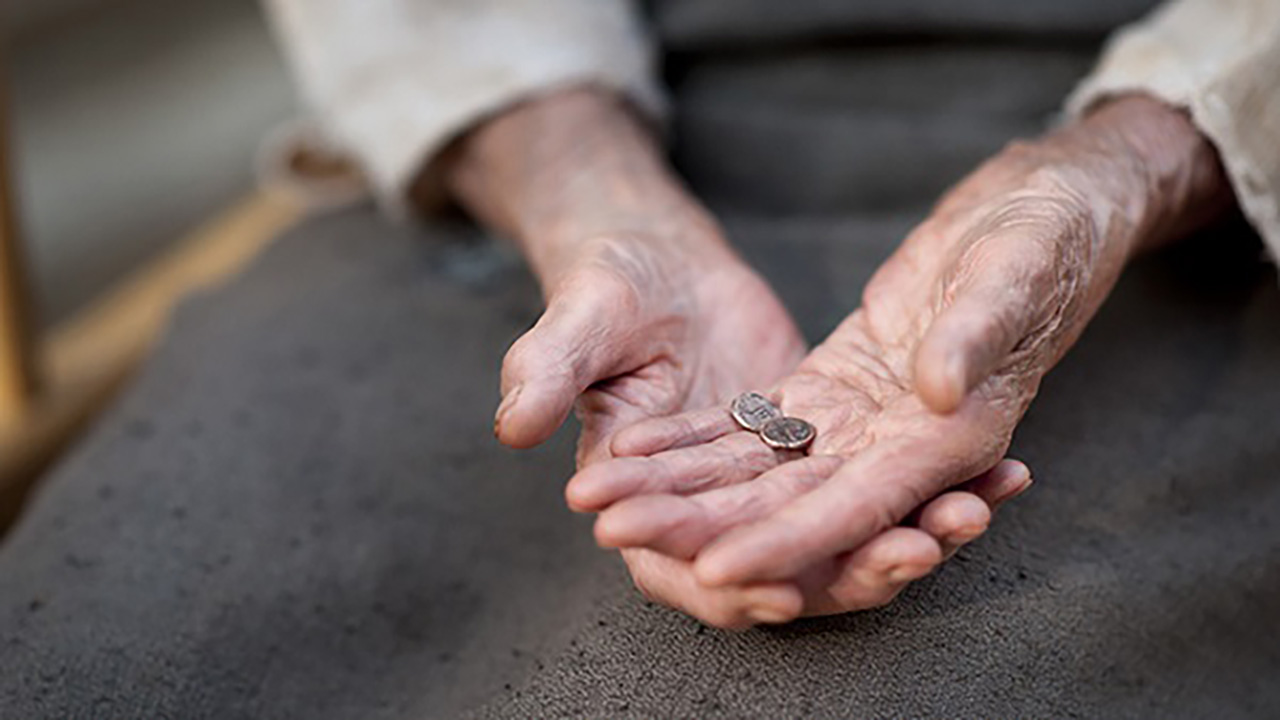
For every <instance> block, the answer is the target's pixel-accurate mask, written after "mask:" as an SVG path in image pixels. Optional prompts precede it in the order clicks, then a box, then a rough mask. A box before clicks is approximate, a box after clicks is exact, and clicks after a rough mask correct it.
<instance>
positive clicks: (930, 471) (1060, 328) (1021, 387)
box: [567, 98, 1220, 621]
mask: <svg viewBox="0 0 1280 720" xmlns="http://www.w3.org/2000/svg"><path fill="white" fill-rule="evenodd" d="M1205 148H1206V145H1205V143H1204V142H1203V140H1202V139H1201V138H1200V137H1199V136H1198V134H1196V133H1195V131H1194V129H1193V128H1191V127H1190V125H1189V123H1187V122H1186V120H1185V118H1182V117H1181V116H1180V115H1178V114H1177V113H1175V112H1173V111H1171V110H1168V109H1167V108H1164V107H1163V106H1159V105H1158V104H1157V103H1154V102H1152V101H1148V100H1145V99H1141V98H1138V99H1134V100H1126V101H1120V102H1117V103H1114V104H1113V105H1112V106H1111V107H1109V108H1104V109H1103V110H1102V111H1099V112H1098V113H1095V114H1094V115H1093V116H1091V117H1090V118H1089V119H1088V120H1086V121H1084V122H1082V123H1080V124H1078V125H1076V126H1073V127H1070V128H1068V129H1066V130H1063V131H1060V132H1058V133H1055V134H1053V135H1050V136H1049V137H1047V138H1045V139H1044V140H1041V141H1038V142H1034V143H1021V144H1015V145H1012V146H1010V147H1009V148H1008V149H1006V150H1005V151H1004V152H1002V153H1000V154H999V155H997V156H996V157H995V158H993V159H992V160H991V161H989V162H988V163H986V164H985V165H983V166H982V167H981V168H979V169H978V171H976V172H975V173H974V174H973V175H971V176H970V177H969V178H967V179H966V180H965V181H963V182H962V183H960V184H959V185H958V186H957V187H956V188H955V189H954V190H952V191H951V192H950V193H949V194H948V195H947V196H946V197H945V198H944V199H943V201H942V202H941V203H940V204H939V205H938V206H937V208H936V209H935V210H934V212H933V213H932V215H931V216H930V217H929V218H928V219H927V220H926V221H925V222H924V223H923V224H921V225H920V226H919V227H918V228H917V229H916V230H915V231H914V232H913V233H911V235H910V236H909V237H908V238H907V239H906V240H905V241H904V243H903V245H902V246H901V248H900V249H899V250H898V251H897V252H896V253H895V254H894V255H893V256H892V257H891V258H890V260H889V261H887V262H886V264H885V265H884V267H882V268H881V269H880V271H879V272H878V273H877V274H876V276H875V277H874V278H873V279H872V281H871V282H870V284H869V285H868V287H867V289H866V291H865V293H864V299H863V306H862V308H860V309H859V310H858V311H856V312H855V313H853V314H852V315H851V316H850V317H849V318H848V319H846V321H845V322H844V323H842V324H841V325H840V327H839V328H837V329H836V330H835V331H834V332H833V333H832V335H831V336H830V337H829V338H828V339H827V340H826V341H825V342H824V343H823V344H822V345H821V346H819V347H818V348H816V349H815V350H814V351H813V353H811V354H810V355H809V357H807V358H806V359H805V361H804V362H803V363H802V364H801V366H800V367H799V368H798V369H797V371H796V372H795V373H793V374H791V375H789V376H788V377H787V378H785V379H783V380H782V381H781V382H780V383H778V384H776V385H775V386H773V388H772V390H771V393H770V394H771V395H772V396H773V398H774V400H775V401H776V402H777V403H778V404H779V405H780V406H781V408H782V410H783V412H784V413H786V414H788V415H792V416H797V417H801V418H804V419H807V420H809V421H810V422H811V423H812V424H813V425H814V426H815V427H816V428H817V433H818V434H817V439H816V440H815V442H814V444H813V446H812V448H811V449H810V456H809V457H804V458H787V457H779V456H778V455H777V453H776V452H774V451H771V450H768V449H767V448H764V449H762V447H763V446H762V443H761V442H760V441H759V440H758V438H756V437H755V436H754V435H753V434H751V433H748V432H745V431H738V430H736V428H734V427H733V426H732V424H731V422H730V421H729V419H728V416H727V414H726V413H725V411H724V410H723V409H722V408H712V409H709V410H704V411H698V412H694V413H690V414H687V415H684V416H679V417H674V418H665V419H655V420H651V421H648V422H644V423H640V424H637V425H635V426H633V427H631V428H628V429H627V430H626V431H625V432H622V433H620V434H619V435H618V436H617V437H616V438H615V439H614V440H613V442H612V449H613V452H614V454H615V455H616V456H619V457H618V458H617V459H615V460H612V461H610V462H607V463H603V464H599V465H596V466H593V467H588V468H586V469H584V470H583V471H582V472H580V473H579V474H578V475H577V476H576V477H575V478H574V479H573V480H572V481H571V483H570V486H569V488H568V491H567V492H568V495H569V498H570V502H571V503H572V504H573V505H575V506H576V507H577V508H579V509H582V510H595V511H602V514H601V516H600V517H599V519H598V521H597V525H596V533H597V538H598V539H599V541H600V542H601V543H602V544H604V545H607V546H616V547H626V548H645V549H647V550H649V551H650V552H656V553H660V554H661V555H662V556H663V557H664V558H666V560H665V561H666V562H668V563H676V562H684V563H692V564H691V565H690V566H689V568H688V569H689V573H690V574H689V577H690V580H689V582H690V583H693V587H695V588H713V589H717V590H721V591H725V592H737V593H746V592H748V591H750V592H754V593H755V594H756V595H758V596H759V600H758V601H757V603H756V604H757V605H758V606H759V607H761V608H765V607H767V608H768V610H767V611H760V610H757V611H755V616H759V617H761V618H764V617H765V616H768V619H767V620H765V621H780V620H785V619H789V618H790V617H794V616H796V615H800V614H814V613H829V612H839V611H844V610H852V609H860V608H862V607H867V606H868V605H869V604H877V601H880V600H883V598H884V597H885V593H884V592H883V587H884V585H885V582H884V580H885V579H887V578H889V577H891V576H892V577H896V578H900V579H910V578H911V577H918V576H919V575H920V574H923V572H927V571H928V570H929V569H931V568H932V567H933V565H935V564H936V562H937V561H939V560H940V558H941V555H942V554H943V553H942V552H941V551H940V549H939V550H938V551H936V552H935V551H934V549H932V548H929V547H927V543H926V542H923V541H922V540H923V539H922V538H917V540H921V542H919V543H918V545H919V547H917V548H916V549H915V550H914V551H912V552H911V553H906V551H905V550H903V551H901V552H904V553H906V554H907V555H910V558H908V559H904V558H901V557H899V558H895V561H894V562H895V563H896V566H897V572H896V573H890V572H885V573H882V575H884V577H883V578H881V580H880V588H881V590H880V591H878V594H876V595H875V596H874V597H871V598H868V596H866V595H865V593H863V592H862V590H864V589H865V588H866V587H868V586H874V585H875V583H868V582H862V583H858V582H857V581H856V578H855V581H854V582H853V588H854V590H853V591H851V590H850V585H849V578H850V575H849V574H848V573H844V572H840V571H839V570H838V568H842V567H845V566H847V565H848V564H849V561H851V560H853V559H855V558H864V559H865V558H866V557H867V556H869V555H873V554H875V553H876V552H878V550H877V548H879V547H880V546H881V545H882V544H884V543H887V542H888V541H887V540H885V538H886V537H892V535H893V534H894V533H900V532H906V531H908V530H909V529H906V528H897V527H896V526H898V524H899V523H901V522H902V521H903V519H904V518H906V517H907V516H908V514H910V513H911V512H912V511H913V510H914V509H916V508H918V507H920V506H921V504H922V503H924V502H926V501H927V500H929V499H930V498H934V497H935V496H938V495H939V494H940V493H943V492H944V491H945V490H947V489H948V488H951V487H953V486H955V485H956V484H957V483H961V482H964V481H965V480H967V479H969V478H972V477H974V476H978V475H981V474H982V473H983V472H984V471H986V470H988V469H989V468H992V467H993V466H994V465H995V464H996V463H997V461H998V460H999V459H1000V458H1001V457H1002V456H1003V453H1004V452H1005V450H1006V449H1007V447H1008V445H1009V442H1010V439H1011V436H1012V433H1013V431H1014V428H1015V426H1016V425H1017V422H1018V421H1019V419H1020V418H1021V417H1022V415H1023V413H1024V412H1025V410H1026V409H1027V407H1028V405H1029V403H1030V402H1031V400H1032V398H1033V397H1034V395H1035V393H1036V391H1037V389H1038V387H1039V384H1040V381H1041V379H1042V378H1043V377H1044V375H1045V373H1046V372H1047V371H1048V370H1049V369H1050V368H1051V367H1052V366H1053V365H1054V364H1055V363H1056V362H1057V361H1058V359H1059V358H1060V357H1061V356H1062V354H1063V353H1064V352H1066V350H1067V349H1068V348H1069V347H1070V346H1071V344H1072V343H1073V342H1074V341H1075V339H1076V338H1077V337H1078V336H1079V334H1080V332H1081V331H1082V330H1083V329H1084V326H1085V324H1086V323H1087V321H1088V319H1089V318H1090V317H1091V316H1092V315H1093V314H1094V312H1095V311H1096V310H1097V308H1098V306H1099V305H1100V304H1101V302H1102V300H1103V298H1104V297H1105V296H1106V294H1107V293H1108V292H1109V290H1110V289H1111V287H1112V286H1113V284H1114V282H1115V280H1116V277H1117V276H1118V274H1119V272H1120V270H1121V268H1122V267H1123V265H1124V263H1125V261H1126V260H1127V259H1128V257H1129V256H1130V254H1131V253H1132V252H1133V251H1134V250H1135V249H1137V248H1139V247H1141V246H1144V245H1150V244H1153V243H1154V242H1158V241H1159V240H1161V239H1164V238H1165V237H1167V236H1170V235H1171V234H1174V233H1176V232H1177V231H1178V230H1181V229H1183V228H1180V227H1179V225H1183V226H1190V225H1193V224H1194V220H1195V219H1196V218H1203V217H1205V216H1207V215H1208V214H1210V213H1208V212H1207V208H1208V207H1210V206H1212V205H1214V204H1217V203H1219V200H1220V196H1219V185H1218V181H1220V173H1219V172H1216V165H1215V164H1214V160H1213V156H1212V151H1211V150H1209V151H1208V152H1207V154H1206V150H1205ZM1180 152H1181V153H1184V154H1183V155H1179V154H1178V153H1180ZM1163 153H1170V154H1171V155H1169V156H1166V155H1164V154H1163ZM994 474H997V475H999V474H1003V472H997V473H994ZM1016 474H1017V475H1021V473H1016ZM987 477H988V478H989V477H991V474H988V475H987ZM1009 477H1010V478H1012V477H1013V474H1009ZM748 480H749V481H750V482H745V481H748ZM1011 482H1012V480H1011ZM1018 484H1019V483H1014V485H1018ZM1021 485H1022V486H1025V482H1023V483H1021ZM1017 489H1018V488H1016V487H1015V488H1014V492H1015V493H1016V491H1017ZM926 514H927V511H926ZM926 535H927V533H926ZM901 547H903V548H906V547H907V545H906V541H904V543H903V545H902V546H901ZM870 565H875V564H874V563H870ZM883 566H884V563H881V565H880V566H879V567H883ZM856 575H857V573H854V576H856ZM862 575H863V576H864V578H865V576H866V573H865V572H863V573H862ZM797 591H798V592H797ZM679 592H680V590H679V589H677V590H676V594H677V595H678V594H679ZM868 599H870V600H871V602H868ZM674 603H675V604H677V605H679V604H681V601H680V599H679V598H677V599H675V600H674ZM745 614H746V615H747V616H753V615H752V611H751V610H747V611H745Z"/></svg>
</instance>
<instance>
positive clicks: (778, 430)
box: [760, 417, 818, 450]
mask: <svg viewBox="0 0 1280 720" xmlns="http://www.w3.org/2000/svg"><path fill="white" fill-rule="evenodd" d="M817 434H818V431H817V430H814V429H813V426H812V425H810V424H809V423H807V422H805V421H804V420H801V419H800V418H793V417H778V418H774V419H772V420H769V421H767V422H765V424H764V425H762V426H760V439H761V440H764V442H765V444H766V445H768V446H769V447H771V448H777V449H778V450H803V449H804V448H806V447H808V445H809V443H811V442H813V438H814V436H815V435H817Z"/></svg>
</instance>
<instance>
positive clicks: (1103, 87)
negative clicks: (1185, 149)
mask: <svg viewBox="0 0 1280 720" xmlns="http://www.w3.org/2000/svg"><path fill="white" fill-rule="evenodd" d="M1125 92H1144V93H1147V94H1150V95H1152V96H1154V97H1157V98H1159V99H1161V100H1164V101H1165V102H1168V103H1170V104H1172V105H1176V106H1180V107H1183V108H1186V109H1187V111H1188V112H1189V113H1190V115H1191V118H1192V121H1193V122H1195V124H1196V126H1197V127H1198V128H1199V129H1200V131H1201V132H1203V133H1204V134H1205V136H1206V137H1208V138H1209V140H1210V141H1211V142H1213V144H1214V145H1215V146H1216V148H1217V150H1218V153H1219V155H1220V156H1221V158H1222V163H1223V166H1224V167H1225V168H1226V171H1227V175H1228V177H1229V178H1230V180H1231V184H1232V187H1233V189H1234V190H1235V194H1236V198H1237V200H1238V202H1239V203H1240V207H1241V209H1242V210H1243V211H1244V213H1245V215H1246V216H1247V217H1248V219H1249V221H1250V222H1251V223H1252V224H1253V226H1254V227H1255V228H1256V229H1257V230H1258V232H1259V234H1261V235H1262V237H1263V239H1264V240H1266V242H1267V245H1268V246H1269V247H1270V249H1271V251H1272V254H1273V255H1274V256H1275V257H1276V258H1277V259H1280V0H1172V1H1171V2H1168V3H1166V4H1165V5H1163V6H1161V7H1160V8H1159V9H1158V10H1157V11H1156V12H1155V13H1153V14H1152V15H1151V16H1150V17H1148V18H1146V19H1144V20H1143V21H1141V22H1139V23H1136V24H1134V25H1132V26H1130V27H1127V28H1124V29H1123V30H1121V31H1120V32H1119V33H1117V34H1116V35H1115V37H1113V38H1112V39H1111V41H1110V42H1109V43H1108V46H1107V49H1106V52H1105V53H1104V54H1103V57H1102V61H1101V63H1100V64H1099V65H1098V67H1097V68H1096V69H1095V70H1094V72H1093V74H1092V75H1091V76H1090V77H1088V78H1087V79H1085V81H1084V82H1083V83H1082V84H1081V86H1080V87H1079V88H1077V89H1076V91H1075V93H1074V94H1073V95H1072V97H1071V99H1070V100H1069V101H1068V103H1067V107H1068V111H1069V112H1072V113H1077V114H1078V113H1081V112H1083V111H1085V110H1086V109H1088V107H1089V106H1090V105H1092V104H1094V103H1095V102H1097V101H1098V100H1100V99H1102V98H1104V97H1106V96H1111V95H1116V94H1120V93H1125Z"/></svg>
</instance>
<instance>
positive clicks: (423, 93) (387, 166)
mask: <svg viewBox="0 0 1280 720" xmlns="http://www.w3.org/2000/svg"><path fill="white" fill-rule="evenodd" d="M267 6H268V9H269V10H270V13H271V17H272V19H273V21H274V26H275V29H276V31H277V34H278V35H279V36H280V38H281V39H282V41H283V45H284V48H285V52H286V55H287V57H288V59H289V61H290V63H291V65H292V67H293V70H294V72H295V75H296V76H297V79H298V82H299V84H300V86H301V90H302V93H303V96H304V99H305V101H306V102H307V103H308V105H309V106H310V107H311V110H312V111H313V112H314V113H315V115H316V118H317V120H318V121H319V124H320V126H321V128H322V129H323V130H324V132H325V134H326V135H327V136H328V137H329V140H330V141H332V142H333V143H335V144H337V145H338V146H339V147H341V148H342V149H343V150H345V151H346V152H348V153H350V154H351V155H353V156H354V157H355V158H356V160H357V161H358V163H359V164H360V166H361V168H362V169H363V171H364V173H365V174H366V175H367V176H368V178H369V180H370V181H371V182H372V185H373V190H374V192H375V193H376V194H377V195H378V196H379V198H380V199H381V200H382V201H383V202H384V204H386V205H388V206H391V207H397V206H399V205H401V203H402V202H403V201H404V199H405V197H406V193H407V191H408V190H409V189H410V187H409V186H410V184H411V183H412V182H413V181H414V180H415V178H416V176H417V175H418V173H419V172H420V171H422V170H423V169H425V168H427V167H428V163H429V161H430V160H431V159H432V157H433V156H434V155H435V154H436V153H437V152H438V151H439V150H441V149H442V148H443V147H444V145H445V144H447V143H448V142H449V140H450V139H452V138H453V137H455V136H456V135H457V134H459V133H460V132H462V131H464V130H465V129H467V128H468V127H469V126H471V125H473V124H474V123H476V122H477V121H478V120H480V119H481V118H483V117H485V116H487V115H490V114H492V113H494V112H496V111H498V110H500V109H501V108H503V107H504V106H507V105H510V104H512V103H515V102H518V101H520V100H521V99H524V98H527V97H529V96H531V95H534V94H537V93H540V92H545V91H548V90H552V89H556V88H559V87H565V86H569V85H577V84H598V85H601V86H604V87H607V88H611V89H615V90H617V91H619V92H621V93H623V94H624V95H626V96H627V97H628V98H629V99H630V100H631V101H632V102H633V103H635V105H636V106H637V107H639V108H640V109H641V110H642V111H644V112H647V113H649V114H650V115H651V116H653V117H655V119H661V116H662V115H663V113H664V111H665V106H664V98H663V96H662V93H661V91H660V89H659V88H658V85H657V81H656V77H655V74H654V72H653V53H652V49H651V48H650V46H649V44H648V41H647V38H646V35H645V32H644V28H643V27H642V24H641V20H640V18H639V16H638V14H637V10H636V8H635V7H633V5H632V3H631V1H630V0H267Z"/></svg>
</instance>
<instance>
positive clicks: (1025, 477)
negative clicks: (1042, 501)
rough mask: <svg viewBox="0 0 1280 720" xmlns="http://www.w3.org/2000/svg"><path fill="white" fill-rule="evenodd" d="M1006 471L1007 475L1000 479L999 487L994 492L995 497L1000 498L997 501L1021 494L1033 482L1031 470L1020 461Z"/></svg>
mask: <svg viewBox="0 0 1280 720" xmlns="http://www.w3.org/2000/svg"><path fill="white" fill-rule="evenodd" d="M1006 472H1008V475H1007V476H1005V477H1003V478H1001V479H1000V489H999V490H998V491H997V492H996V497H998V498H1000V499H999V500H998V502H1004V501H1006V500H1012V499H1013V498H1015V497H1017V496H1019V495H1021V494H1022V493H1024V492H1026V491H1027V488H1029V487H1031V483H1032V482H1033V481H1032V479H1031V471H1030V470H1029V469H1027V466H1026V465H1023V464H1021V463H1019V464H1017V465H1014V466H1013V467H1012V468H1010V469H1009V470H1008V471H1006Z"/></svg>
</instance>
